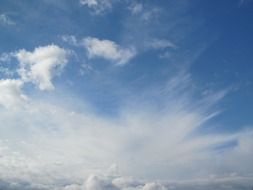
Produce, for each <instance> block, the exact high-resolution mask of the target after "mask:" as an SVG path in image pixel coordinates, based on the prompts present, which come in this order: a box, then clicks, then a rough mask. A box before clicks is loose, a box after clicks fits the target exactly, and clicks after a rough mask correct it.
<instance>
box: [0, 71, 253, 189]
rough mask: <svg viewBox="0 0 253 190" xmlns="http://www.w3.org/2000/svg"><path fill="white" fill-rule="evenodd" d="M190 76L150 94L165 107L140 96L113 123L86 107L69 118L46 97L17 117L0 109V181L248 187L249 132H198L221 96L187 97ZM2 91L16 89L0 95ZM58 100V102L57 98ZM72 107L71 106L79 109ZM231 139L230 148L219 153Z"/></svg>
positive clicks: (51, 185)
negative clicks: (157, 105) (159, 98)
mask: <svg viewBox="0 0 253 190" xmlns="http://www.w3.org/2000/svg"><path fill="white" fill-rule="evenodd" d="M189 77H190V76H188V75H186V74H180V75H177V76H176V77H174V78H172V79H171V80H170V81H169V82H168V86H167V87H165V88H162V89H160V90H157V89H155V90H154V92H152V93H158V94H151V96H152V97H153V96H156V97H157V96H158V95H159V97H161V96H163V98H164V99H163V100H162V103H163V105H164V107H165V108H164V109H161V108H159V109H156V108H154V107H153V105H150V107H149V106H148V105H146V104H145V103H143V102H145V99H146V100H149V99H148V98H145V96H141V97H140V99H138V97H137V100H136V101H134V102H135V103H133V104H134V105H132V106H130V105H129V107H128V108H122V110H121V115H120V116H119V117H117V118H110V117H109V118H108V117H101V115H99V114H96V113H94V112H92V109H89V108H86V109H85V110H83V111H82V112H79V113H77V112H75V113H73V110H72V109H71V108H66V101H64V102H63V103H62V104H60V103H59V104H58V105H53V104H52V103H48V101H47V99H44V100H43V99H40V100H30V102H29V105H28V106H27V109H25V110H22V112H11V111H6V110H5V109H0V123H4V125H0V131H1V133H0V137H1V138H0V139H2V141H0V163H1V164H0V178H1V179H2V180H5V181H8V182H13V183H14V182H16V181H15V180H18V184H19V185H20V186H22V184H31V187H34V188H30V189H46V190H49V189H50V190H51V189H55V190H62V189H64V188H65V190H69V189H71V190H72V189H73V190H83V189H85V190H93V189H96V190H99V189H102V190H106V189H108V190H112V189H113V190H130V189H132V190H152V189H164V188H173V187H176V188H177V189H186V188H188V189H196V188H197V189H208V190H209V189H210V190H211V189H214V187H215V188H216V189H222V190H223V189H224V190H225V189H228V188H226V187H224V186H223V184H226V185H227V186H230V187H234V189H236V188H237V187H238V186H239V185H241V186H242V184H245V187H249V185H250V180H251V181H252V175H250V174H251V173H252V171H253V166H252V164H251V162H252V156H253V141H252V138H253V132H252V130H249V131H239V132H235V133H233V134H216V133H213V134H211V133H206V134H201V133H198V129H199V128H201V127H203V126H205V125H206V124H207V122H208V121H209V120H210V119H211V118H212V117H213V114H214V113H216V111H217V110H213V109H212V107H213V105H216V104H217V102H218V101H220V100H221V99H222V97H223V95H220V93H214V94H213V95H208V96H207V97H206V98H204V100H195V99H192V97H191V92H190V89H189V88H190V86H191V80H190V78H189ZM5 83H6V81H5ZM12 83H14V84H15V85H14V84H12ZM3 84H4V83H3ZM7 84H8V85H7V86H11V84H12V85H13V86H14V87H6V85H3V86H4V87H1V89H0V92H4V91H5V92H6V94H12V95H11V96H10V97H14V100H16V99H17V97H20V94H22V93H20V91H19V89H20V88H18V87H17V86H16V82H15V81H8V82H7ZM6 88H7V89H14V90H2V89H6ZM14 92H15V93H14ZM13 94H14V95H13ZM15 94H16V95H15ZM217 94H218V95H217ZM221 94H223V93H221ZM147 96H148V95H147ZM11 99H13V98H11ZM56 99H57V101H58V102H59V101H60V99H61V97H59V96H57V97H56ZM75 101H77V102H74V103H73V105H76V104H79V102H78V100H75ZM2 102H4V103H5V102H6V99H3V100H2ZM2 102H1V103H2ZM136 102H138V103H136ZM14 104H15V101H14ZM137 104H139V105H137ZM138 106H139V107H140V108H141V109H138ZM10 134H11V135H10ZM3 139H7V140H6V141H5V140H3ZM231 141H232V142H236V143H234V145H231V147H228V148H226V149H225V150H224V149H222V151H220V149H219V147H222V146H223V145H227V144H229V143H230V142H231ZM238 160H240V161H238ZM114 163H115V164H114ZM112 164H113V166H112V167H110V169H109V170H108V167H109V166H110V165H112ZM116 166H118V168H119V169H118V168H117V167H116ZM112 170H118V171H117V172H113V171H112ZM91 173H93V174H94V175H91V176H90V174H91ZM112 173H114V174H112ZM115 173H116V174H115ZM213 174H214V175H213ZM127 176H133V177H127ZM210 176H213V177H211V178H210ZM139 178H141V179H144V180H138V179H139ZM7 179H8V180H7ZM149 179H150V180H149ZM152 179H160V180H162V179H163V180H164V181H162V182H159V181H155V180H152ZM169 179H178V181H170V180H169ZM184 179H189V180H188V181H187V180H184ZM62 181H64V183H62ZM35 187H36V188H35ZM39 187H44V188H39ZM5 189H7V190H8V188H5ZM10 189H11V188H10ZM18 189H22V188H18ZM23 189H28V188H23Z"/></svg>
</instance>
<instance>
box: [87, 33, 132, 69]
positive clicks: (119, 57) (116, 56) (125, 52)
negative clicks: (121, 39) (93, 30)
mask: <svg viewBox="0 0 253 190" xmlns="http://www.w3.org/2000/svg"><path fill="white" fill-rule="evenodd" d="M83 45H84V47H85V48H86V50H87V52H88V56H89V57H90V58H95V57H101V58H104V59H107V60H110V61H112V62H115V63H116V64H118V65H122V64H125V63H127V62H128V61H130V59H132V58H133V57H134V56H135V54H136V52H135V50H134V49H133V48H122V47H120V46H119V45H118V44H116V43H115V42H113V41H110V40H100V39H97V38H92V37H87V38H85V39H83Z"/></svg>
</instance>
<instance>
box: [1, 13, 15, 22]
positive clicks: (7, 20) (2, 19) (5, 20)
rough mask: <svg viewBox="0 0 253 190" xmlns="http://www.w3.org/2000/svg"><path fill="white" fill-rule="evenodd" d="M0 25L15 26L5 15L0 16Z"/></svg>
mask: <svg viewBox="0 0 253 190" xmlns="http://www.w3.org/2000/svg"><path fill="white" fill-rule="evenodd" d="M0 23H2V24H4V25H15V22H14V21H13V20H11V19H10V18H9V17H8V16H7V15H6V14H1V15H0Z"/></svg>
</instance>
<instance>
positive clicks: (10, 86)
mask: <svg viewBox="0 0 253 190" xmlns="http://www.w3.org/2000/svg"><path fill="white" fill-rule="evenodd" d="M22 86H23V82H22V81H20V80H11V79H2V80H0V105H2V106H4V107H6V108H17V107H19V106H20V105H21V104H22V103H23V102H24V101H25V100H26V99H27V98H26V96H25V95H24V94H22V92H21V88H22Z"/></svg>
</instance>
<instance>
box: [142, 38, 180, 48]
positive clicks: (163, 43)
mask: <svg viewBox="0 0 253 190" xmlns="http://www.w3.org/2000/svg"><path fill="white" fill-rule="evenodd" d="M146 47H148V48H152V49H164V48H173V49H175V48H176V47H177V46H176V45H175V44H173V43H172V42H171V41H169V40H166V39H152V40H150V41H149V42H147V43H146Z"/></svg>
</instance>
